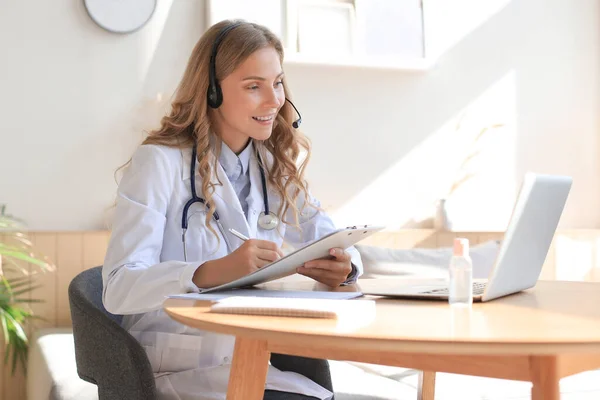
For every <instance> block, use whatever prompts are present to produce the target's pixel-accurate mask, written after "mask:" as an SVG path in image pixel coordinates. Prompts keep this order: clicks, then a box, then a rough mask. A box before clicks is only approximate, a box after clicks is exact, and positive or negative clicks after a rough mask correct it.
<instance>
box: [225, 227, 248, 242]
mask: <svg viewBox="0 0 600 400" xmlns="http://www.w3.org/2000/svg"><path fill="white" fill-rule="evenodd" d="M229 232H231V233H232V234H233V235H235V236H236V237H237V238H239V239H241V240H243V241H246V240H250V238H249V237H246V236H245V235H244V234H243V233H239V232H238V231H236V230H235V229H233V228H230V229H229Z"/></svg>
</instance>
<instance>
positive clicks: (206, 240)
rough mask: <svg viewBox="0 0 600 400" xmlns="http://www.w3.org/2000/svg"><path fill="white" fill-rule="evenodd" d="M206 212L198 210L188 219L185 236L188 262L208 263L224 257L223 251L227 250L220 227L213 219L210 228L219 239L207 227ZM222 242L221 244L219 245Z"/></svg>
mask: <svg viewBox="0 0 600 400" xmlns="http://www.w3.org/2000/svg"><path fill="white" fill-rule="evenodd" d="M206 214H207V213H206V211H205V210H200V209H196V210H194V211H193V212H192V213H191V214H190V216H189V218H188V230H187V233H186V236H185V241H186V247H187V254H188V256H187V257H188V261H201V260H203V261H206V260H211V259H215V258H218V257H223V256H224V255H226V253H227V250H225V254H221V249H226V245H225V242H224V240H223V238H222V237H221V232H220V231H219V227H218V226H217V224H216V223H215V220H214V218H211V220H210V223H209V226H210V227H211V228H212V229H213V230H214V231H215V232H216V233H217V235H218V236H219V238H218V239H217V236H215V234H214V233H213V232H211V231H210V229H209V228H208V226H207V225H206ZM219 240H220V243H219Z"/></svg>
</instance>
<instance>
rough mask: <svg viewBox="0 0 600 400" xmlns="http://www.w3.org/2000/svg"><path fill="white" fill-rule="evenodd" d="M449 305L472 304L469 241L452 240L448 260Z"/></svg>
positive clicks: (471, 267)
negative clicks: (450, 254) (451, 249)
mask: <svg viewBox="0 0 600 400" xmlns="http://www.w3.org/2000/svg"><path fill="white" fill-rule="evenodd" d="M449 274H450V279H449V288H450V291H449V292H450V293H449V294H450V295H449V298H448V301H449V303H450V305H462V306H470V305H471V304H473V263H472V261H471V257H469V240H468V239H463V238H456V239H454V247H453V252H452V258H451V259H450V271H449Z"/></svg>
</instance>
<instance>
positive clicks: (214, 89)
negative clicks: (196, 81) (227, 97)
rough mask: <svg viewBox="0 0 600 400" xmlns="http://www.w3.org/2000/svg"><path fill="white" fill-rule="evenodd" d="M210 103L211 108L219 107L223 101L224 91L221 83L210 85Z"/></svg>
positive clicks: (208, 97)
mask: <svg viewBox="0 0 600 400" xmlns="http://www.w3.org/2000/svg"><path fill="white" fill-rule="evenodd" d="M207 99H208V105H209V106H210V107H211V108H219V106H220V105H221V103H223V92H222V91H221V86H220V85H219V84H216V85H210V86H209V87H208V96H207Z"/></svg>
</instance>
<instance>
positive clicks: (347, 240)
mask: <svg viewBox="0 0 600 400" xmlns="http://www.w3.org/2000/svg"><path fill="white" fill-rule="evenodd" d="M384 228H385V227H384V226H370V225H361V226H349V227H347V228H342V229H338V230H335V231H333V232H331V233H329V234H327V235H325V236H323V237H321V238H320V239H317V240H315V241H312V242H310V243H308V244H307V245H306V246H304V247H301V248H299V249H296V250H295V251H293V252H291V253H289V254H288V255H286V256H285V257H282V258H280V259H279V260H277V261H275V262H272V263H270V264H267V265H265V266H264V267H262V268H260V269H258V270H256V271H254V272H252V273H250V274H248V275H245V276H243V277H241V278H238V279H236V280H234V281H231V282H228V283H224V284H223V285H219V286H215V287H212V288H208V289H200V293H209V292H216V291H219V290H224V289H235V288H240V287H246V286H253V285H258V284H259V283H264V282H269V281H272V280H275V279H279V278H283V277H286V276H289V275H293V274H295V273H296V268H298V267H300V266H302V265H304V263H305V262H308V261H311V260H315V259H317V258H323V257H327V256H329V250H330V249H332V248H334V247H339V248H342V249H347V248H348V247H350V246H353V245H354V244H355V243H358V242H360V241H361V240H363V239H365V238H367V237H369V236H371V235H372V234H374V233H375V232H379V231H380V230H382V229H384Z"/></svg>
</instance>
